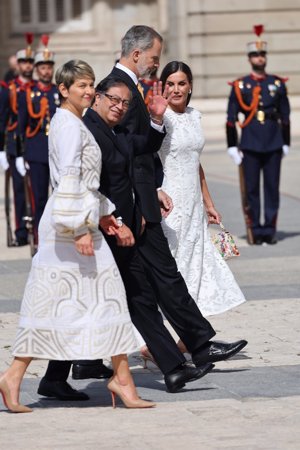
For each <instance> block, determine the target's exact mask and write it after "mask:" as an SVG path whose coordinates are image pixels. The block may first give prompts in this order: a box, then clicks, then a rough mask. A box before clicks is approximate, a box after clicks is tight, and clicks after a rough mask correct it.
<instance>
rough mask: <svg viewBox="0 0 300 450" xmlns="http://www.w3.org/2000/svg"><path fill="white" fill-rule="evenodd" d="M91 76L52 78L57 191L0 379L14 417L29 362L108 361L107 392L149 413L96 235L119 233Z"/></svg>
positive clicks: (122, 305) (119, 286) (124, 313)
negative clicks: (90, 112) (104, 190)
mask: <svg viewBox="0 0 300 450" xmlns="http://www.w3.org/2000/svg"><path fill="white" fill-rule="evenodd" d="M94 80H95V76H94V72H93V70H92V68H91V67H90V66H89V65H88V64H87V63H85V62H83V61H79V60H75V61H74V60H72V61H69V62H68V63H66V64H64V65H63V66H62V67H61V68H60V69H58V71H57V72H56V83H57V86H58V89H59V92H60V97H61V100H62V106H61V108H58V109H57V112H56V114H55V115H54V117H53V119H52V121H51V126H50V134H49V163H50V174H51V184H52V186H53V188H54V191H53V194H52V196H51V197H50V198H49V200H48V203H47V206H46V208H45V212H44V214H43V216H42V219H41V222H40V226H39V242H40V244H39V248H38V252H37V253H36V255H35V256H34V258H33V260H32V267H31V271H30V274H29V278H28V281H27V285H26V288H25V292H24V297H23V301H22V306H21V314H20V322H19V327H18V330H17V336H16V340H15V343H14V346H13V355H14V360H13V362H12V364H11V366H10V368H9V369H7V371H6V372H5V373H4V374H2V376H1V377H0V392H1V394H2V397H3V400H4V403H5V405H6V406H7V408H8V409H9V410H10V411H12V412H30V411H31V409H30V408H28V407H26V406H23V405H21V404H20V403H19V391H20V385H21V381H22V379H23V376H24V374H25V371H26V369H27V367H28V365H29V364H30V362H31V361H32V359H33V358H43V359H52V360H74V359H99V358H103V357H105V356H111V357H112V364H113V368H114V376H113V377H112V378H111V379H110V380H109V383H108V389H109V391H110V392H111V394H112V399H113V406H114V404H115V403H114V400H115V395H118V396H119V397H120V398H121V399H122V401H123V402H124V404H125V405H126V406H127V407H132V408H144V407H152V406H154V403H151V402H146V401H144V400H141V399H140V398H139V397H138V394H137V392H136V389H135V385H134V382H133V379H132V377H131V374H130V371H129V367H128V360H127V356H126V353H128V352H133V351H135V350H137V349H138V347H139V342H138V341H137V338H136V336H135V333H134V328H133V325H132V323H131V320H130V316H129V312H128V307H127V302H126V296H125V290H124V286H123V283H122V280H121V277H120V274H119V270H118V268H117V266H116V263H115V261H114V259H113V256H112V253H111V251H110V249H109V247H108V245H107V243H106V241H105V239H104V238H103V235H102V233H101V232H100V231H99V229H98V225H99V221H100V223H101V226H102V228H104V229H105V230H106V231H108V232H109V233H111V234H117V233H118V224H117V222H116V220H115V218H114V217H113V216H112V215H111V213H112V211H113V210H114V205H113V204H112V203H111V202H110V201H109V200H108V199H107V198H106V197H104V196H103V195H101V194H100V193H99V191H98V188H99V180H100V173H101V151H100V148H99V147H98V145H97V143H96V141H95V140H94V137H93V136H92V134H91V133H90V131H89V130H88V129H87V128H86V127H85V125H84V123H83V121H82V114H83V111H84V109H85V108H87V107H89V106H90V104H91V102H92V99H93V97H94Z"/></svg>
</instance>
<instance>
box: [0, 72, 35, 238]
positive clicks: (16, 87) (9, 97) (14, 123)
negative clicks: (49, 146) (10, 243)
mask: <svg viewBox="0 0 300 450" xmlns="http://www.w3.org/2000/svg"><path fill="white" fill-rule="evenodd" d="M34 84H35V82H34V81H31V82H28V83H23V82H22V80H21V79H20V78H18V77H17V78H16V79H14V80H12V81H10V83H9V84H8V91H7V92H5V93H3V95H1V96H0V99H1V100H0V103H1V106H0V114H1V128H3V127H5V128H6V153H7V158H8V162H9V165H10V170H11V175H12V180H13V190H14V205H15V219H16V229H15V235H16V242H17V244H18V245H24V244H27V234H28V233H27V228H26V224H25V222H24V220H23V217H24V216H25V215H26V207H25V192H24V179H23V177H22V176H21V175H20V174H19V172H18V171H17V169H16V158H17V156H20V155H21V147H20V145H19V143H20V141H19V136H20V132H19V117H18V112H19V110H18V108H19V101H20V96H21V95H22V93H23V94H24V92H25V90H26V88H27V87H32V86H34ZM1 140H2V141H4V140H3V139H2V138H1ZM1 150H3V148H0V151H1Z"/></svg>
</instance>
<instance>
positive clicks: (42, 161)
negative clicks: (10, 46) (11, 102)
mask: <svg viewBox="0 0 300 450" xmlns="http://www.w3.org/2000/svg"><path fill="white" fill-rule="evenodd" d="M42 99H44V100H42ZM45 99H46V106H47V105H48V106H47V108H45V111H44V113H43V107H42V106H41V105H42V103H43V101H45ZM30 103H31V105H30ZM58 105H59V95H58V90H57V88H56V86H55V85H54V84H52V83H51V84H50V85H49V86H46V87H45V86H44V85H42V84H40V83H39V82H37V83H36V84H35V85H34V86H33V87H32V88H28V89H27V90H26V92H23V93H22V95H21V97H20V102H19V128H20V133H21V135H22V141H23V151H24V154H23V156H24V159H25V161H26V162H28V165H29V172H28V174H29V177H30V181H31V188H32V194H33V198H32V209H33V216H34V233H35V237H36V242H37V230H38V224H39V221H40V218H41V216H42V214H43V211H44V208H45V206H46V203H47V200H48V190H49V163H48V130H49V125H50V119H51V118H52V116H53V115H54V113H55V111H56V108H57V106H58ZM35 115H37V116H41V117H34V116H35Z"/></svg>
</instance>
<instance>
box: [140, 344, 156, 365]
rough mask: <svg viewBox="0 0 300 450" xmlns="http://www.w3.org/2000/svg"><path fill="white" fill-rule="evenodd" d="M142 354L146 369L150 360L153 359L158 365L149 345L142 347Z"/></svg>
mask: <svg viewBox="0 0 300 450" xmlns="http://www.w3.org/2000/svg"><path fill="white" fill-rule="evenodd" d="M140 355H141V358H142V360H143V361H144V367H143V368H144V369H147V368H148V366H147V363H148V361H151V362H152V363H153V364H155V365H156V366H157V367H158V365H157V362H156V361H155V359H154V358H153V356H152V355H151V353H150V352H149V350H148V347H146V346H144V347H142V348H141V349H140Z"/></svg>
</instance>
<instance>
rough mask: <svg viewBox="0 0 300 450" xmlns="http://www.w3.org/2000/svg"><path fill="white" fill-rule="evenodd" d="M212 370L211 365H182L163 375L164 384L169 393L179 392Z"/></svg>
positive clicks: (212, 366)
mask: <svg viewBox="0 0 300 450" xmlns="http://www.w3.org/2000/svg"><path fill="white" fill-rule="evenodd" d="M213 368H214V365H213V364H210V363H208V364H202V365H201V366H199V367H191V366H186V365H184V364H183V365H182V366H181V367H179V368H178V369H175V370H174V371H172V372H169V373H166V374H165V377H164V378H165V383H166V386H167V389H168V391H169V392H171V393H174V392H178V391H180V389H182V388H183V387H184V386H185V384H186V383H189V382H190V381H195V380H198V379H199V378H202V377H204V375H206V374H207V373H208V372H210V371H211V370H212V369H213Z"/></svg>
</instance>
